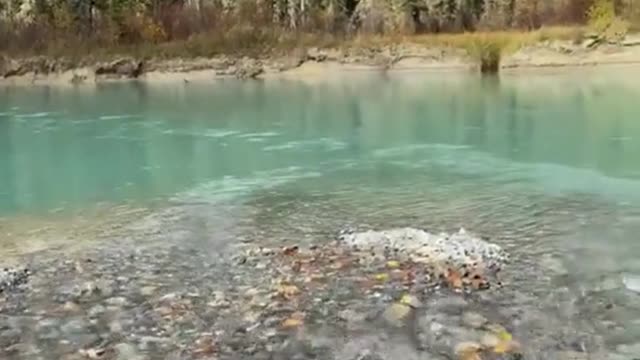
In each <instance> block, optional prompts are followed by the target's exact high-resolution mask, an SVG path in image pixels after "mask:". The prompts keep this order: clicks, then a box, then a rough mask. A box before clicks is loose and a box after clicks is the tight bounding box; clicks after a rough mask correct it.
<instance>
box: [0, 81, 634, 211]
mask: <svg viewBox="0 0 640 360" xmlns="http://www.w3.org/2000/svg"><path fill="white" fill-rule="evenodd" d="M625 78H626V77H625V76H624V74H613V75H611V76H606V77H605V76H604V75H603V76H600V77H599V78H596V79H589V77H585V76H580V75H579V74H578V75H575V74H574V75H564V76H563V75H537V76H517V77H511V78H506V79H505V78H503V79H501V80H497V79H479V78H463V77H461V76H457V75H448V76H441V77H434V76H430V77H420V76H413V75H407V76H399V77H397V78H391V79H389V78H380V77H376V76H374V75H370V76H367V78H355V79H350V80H348V81H345V82H331V83H320V84H305V83H301V82H264V83H262V82H255V83H246V84H242V83H237V82H223V83H217V84H212V85H195V84H194V85H191V84H179V85H178V86H169V85H167V86H143V85H139V84H113V85H104V86H99V87H98V88H95V89H94V88H91V89H86V88H82V87H80V88H75V89H74V88H37V87H33V88H2V89H0V137H1V139H0V214H2V215H11V214H21V213H38V212H43V211H45V212H46V211H51V210H54V209H67V210H72V209H82V208H83V207H87V206H91V205H92V204H94V203H96V202H100V201H108V202H116V203H118V202H139V201H140V202H144V201H149V200H162V199H168V198H173V197H175V196H177V195H178V194H184V193H185V192H187V193H189V192H193V191H194V189H198V188H203V187H204V189H205V190H203V192H201V193H199V194H198V196H201V197H207V196H210V197H215V196H217V195H220V194H229V193H230V192H232V193H236V192H245V193H246V192H252V191H254V190H258V189H261V188H263V187H264V186H267V185H268V184H269V183H274V184H275V183H281V182H285V181H286V182H290V183H296V182H297V183H298V185H300V186H303V187H304V181H295V180H297V179H313V181H308V183H309V184H312V186H310V188H309V189H307V190H309V191H321V192H322V191H326V192H331V191H332V188H333V187H334V186H337V184H340V183H348V182H353V181H357V182H359V183H360V184H361V185H363V186H371V187H374V188H375V187H379V188H380V189H389V188H393V187H394V184H396V185H397V184H398V182H399V181H407V182H408V183H410V184H412V185H415V186H417V187H418V188H420V184H419V183H420V181H417V183H415V184H413V182H412V181H411V178H414V179H421V178H422V177H427V178H429V179H430V180H439V181H443V182H448V183H449V185H451V184H452V183H451V182H453V183H455V182H456V181H460V180H462V179H464V178H468V177H474V178H476V179H477V181H478V182H479V183H489V184H491V183H494V184H495V185H496V186H516V187H517V186H520V187H526V188H531V189H535V190H536V191H542V192H544V193H549V194H555V195H557V194H568V193H583V194H589V195H593V196H596V197H599V198H601V199H602V200H604V201H611V202H615V203H627V202H631V203H634V204H635V203H638V201H640V181H639V179H640V161H638V155H639V154H640V122H639V121H638V120H637V119H638V117H639V115H640V112H639V108H638V107H637V106H635V105H636V104H635V103H636V102H637V99H638V98H639V97H638V95H640V86H637V85H635V84H633V83H632V82H629V81H627V80H625ZM399 178H402V179H399ZM356 179H357V180H356Z"/></svg>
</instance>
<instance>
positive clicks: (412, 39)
mask: <svg viewBox="0 0 640 360" xmlns="http://www.w3.org/2000/svg"><path fill="white" fill-rule="evenodd" d="M585 31H586V30H585V28H583V27H543V28H541V29H539V30H536V31H515V30H514V31H491V32H469V33H442V34H423V35H402V34H396V35H357V36H355V37H347V36H345V35H332V34H328V33H318V32H308V33H301V32H299V33H295V32H287V31H283V30H280V29H278V28H273V27H256V26H251V25H247V24H245V25H239V24H237V25H235V26H230V27H229V28H228V29H226V31H210V32H203V33H199V34H195V35H192V36H189V37H187V38H185V39H177V40H172V41H164V42H158V43H153V42H146V43H138V44H135V45H128V46H123V45H112V46H99V47H95V46H92V45H91V43H88V42H79V43H78V44H77V46H67V45H65V46H55V44H58V43H59V42H51V43H49V45H50V46H49V47H47V48H44V49H37V51H35V52H34V51H31V52H27V53H23V54H22V55H33V54H45V55H49V56H53V57H67V58H74V59H78V60H90V59H100V58H105V57H106V58H108V57H113V56H116V55H133V56H136V57H139V58H190V57H211V56H216V55H222V54H224V55H232V56H251V57H260V56H273V55H286V54H287V53H290V52H292V51H294V50H295V49H301V48H302V49H304V48H309V47H318V48H342V49H382V48H385V47H389V46H394V45H398V44H409V45H414V46H421V47H431V48H456V49H464V50H466V51H467V52H468V53H469V55H470V56H472V57H473V58H474V59H475V60H476V61H478V62H479V63H480V65H481V70H482V71H483V72H495V71H497V70H498V67H499V64H500V59H501V58H502V56H503V55H504V54H508V53H510V52H514V51H517V50H518V49H520V48H522V47H524V46H527V45H532V44H535V43H539V42H541V41H546V40H570V41H575V42H577V41H580V40H581V39H582V37H583V34H584V33H585Z"/></svg>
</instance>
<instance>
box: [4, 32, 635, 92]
mask: <svg viewBox="0 0 640 360" xmlns="http://www.w3.org/2000/svg"><path fill="white" fill-rule="evenodd" d="M628 64H640V38H638V37H637V36H628V37H627V38H626V39H625V40H624V41H623V42H621V43H618V44H600V45H598V46H593V45H592V44H591V43H589V41H585V42H583V43H580V44H576V43H573V42H571V41H545V42H541V43H539V44H536V45H533V46H527V47H524V48H521V49H520V50H518V51H517V52H515V53H509V54H505V55H503V58H502V59H501V62H500V69H501V71H509V70H513V69H523V68H549V67H576V66H598V65H628ZM479 66H480V65H479V64H478V61H477V60H475V59H473V58H472V57H470V56H469V55H468V54H467V52H466V51H464V50H462V49H453V48H433V47H424V46H419V45H412V44H400V45H393V46H386V47H378V48H376V47H362V48H350V49H342V50H340V49H318V48H311V49H307V50H297V51H293V52H292V53H290V54H287V55H285V56H274V57H267V58H248V57H233V56H217V57H212V58H184V59H154V58H150V59H137V58H133V57H114V58H112V59H109V60H101V61H96V60H92V59H85V60H81V61H71V60H69V59H64V58H55V59H54V58H48V57H45V56H36V57H27V58H8V57H0V77H1V79H0V84H68V85H78V84H95V83H98V82H105V81H114V80H132V79H137V80H143V81H151V82H162V81H184V82H191V81H209V80H213V79H218V78H239V79H249V78H273V77H277V78H281V77H285V78H286V77H293V78H307V77H326V76H327V75H331V74H339V73H343V72H345V71H365V70H366V71H387V72H394V71H445V70H449V71H450V70H454V71H469V72H471V71H478V69H479Z"/></svg>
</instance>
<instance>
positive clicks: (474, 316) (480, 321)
mask: <svg viewBox="0 0 640 360" xmlns="http://www.w3.org/2000/svg"><path fill="white" fill-rule="evenodd" d="M462 323H463V324H464V325H465V326H468V327H470V328H472V329H478V328H481V327H482V326H483V325H484V324H486V323H487V318H485V317H484V316H482V315H480V314H478V313H474V312H466V313H464V314H463V315H462Z"/></svg>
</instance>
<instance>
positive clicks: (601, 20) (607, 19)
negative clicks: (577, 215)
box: [587, 0, 616, 34]
mask: <svg viewBox="0 0 640 360" xmlns="http://www.w3.org/2000/svg"><path fill="white" fill-rule="evenodd" d="M615 18H616V9H615V4H614V3H613V0H595V2H594V3H593V5H591V7H590V8H589V10H588V11H587V20H588V24H589V27H591V29H593V30H594V31H595V32H597V33H598V34H602V33H604V32H605V31H606V30H607V28H608V27H609V25H611V23H612V22H613V21H614V19H615Z"/></svg>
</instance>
